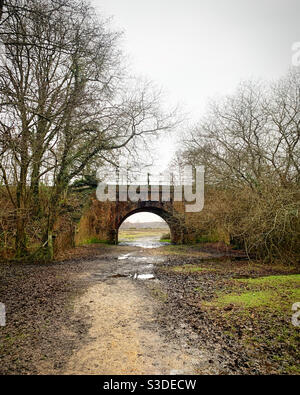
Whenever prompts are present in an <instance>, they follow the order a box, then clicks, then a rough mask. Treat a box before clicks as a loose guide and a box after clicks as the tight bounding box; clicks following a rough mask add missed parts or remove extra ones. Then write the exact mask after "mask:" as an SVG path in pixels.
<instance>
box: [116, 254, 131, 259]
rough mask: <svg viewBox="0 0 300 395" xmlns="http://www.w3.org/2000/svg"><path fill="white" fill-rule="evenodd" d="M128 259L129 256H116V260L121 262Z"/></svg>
mask: <svg viewBox="0 0 300 395" xmlns="http://www.w3.org/2000/svg"><path fill="white" fill-rule="evenodd" d="M129 257H130V254H124V255H120V256H118V260H119V261H123V260H124V259H128V258H129Z"/></svg>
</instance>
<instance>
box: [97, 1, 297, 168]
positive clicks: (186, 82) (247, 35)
mask: <svg viewBox="0 0 300 395" xmlns="http://www.w3.org/2000/svg"><path fill="white" fill-rule="evenodd" d="M92 4H93V5H94V6H95V7H96V9H97V11H98V12H99V13H100V14H101V15H102V16H104V17H109V16H113V21H112V26H113V27H114V28H116V29H118V30H122V31H124V36H123V38H122V42H121V44H122V47H123V49H124V51H125V53H127V54H128V56H129V62H130V65H131V68H132V71H133V73H134V74H137V75H142V76H145V77H147V78H149V79H151V80H153V81H154V82H155V83H157V84H158V85H159V86H161V87H162V88H163V89H164V91H165V92H166V95H167V103H168V104H170V105H175V104H177V103H180V104H181V105H182V106H183V107H184V110H185V111H186V112H188V113H189V114H190V120H191V121H192V122H195V121H197V120H198V119H200V117H201V115H202V114H203V112H204V110H205V105H206V103H207V101H208V99H209V98H210V97H216V96H221V95H224V94H228V93H230V92H232V91H234V89H235V88H236V86H237V84H238V83H239V81H241V80H244V79H249V78H255V79H257V78H263V79H276V78H278V77H280V76H281V75H283V74H285V73H286V72H287V70H288V68H289V67H290V66H291V58H292V50H291V47H292V44H293V43H294V42H297V41H300V23H299V22H300V20H299V19H300V0H93V1H92ZM175 141H176V138H175V137H174V136H173V137H166V138H164V139H162V140H161V141H159V142H158V143H157V145H156V151H157V157H158V161H157V163H156V164H157V167H159V168H160V169H161V170H162V169H163V168H164V167H166V166H167V164H168V162H169V160H170V159H171V156H172V154H173V153H174V151H175V149H176V146H175Z"/></svg>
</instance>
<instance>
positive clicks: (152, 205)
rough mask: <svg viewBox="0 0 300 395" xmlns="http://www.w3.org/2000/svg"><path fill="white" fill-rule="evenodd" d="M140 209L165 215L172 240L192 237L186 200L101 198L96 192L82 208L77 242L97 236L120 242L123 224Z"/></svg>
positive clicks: (177, 241)
mask: <svg viewBox="0 0 300 395" xmlns="http://www.w3.org/2000/svg"><path fill="white" fill-rule="evenodd" d="M139 212H151V213H153V214H157V215H159V216H160V217H161V218H163V219H164V220H165V221H166V222H167V224H168V226H169V228H170V233H171V242H172V243H174V244H182V243H185V242H187V241H190V239H191V235H192V232H191V229H190V228H189V226H187V223H186V214H185V211H184V203H183V202H174V200H173V199H171V200H170V201H162V200H160V201H151V200H148V201H140V200H139V201H138V202H131V201H126V202H121V201H119V200H116V201H106V202H100V201H98V200H97V198H96V194H95V193H93V194H92V195H91V196H90V200H89V203H88V205H87V206H86V208H85V209H84V210H83V213H82V216H81V218H80V222H79V224H78V227H77V233H76V242H77V243H81V242H84V241H85V240H88V239H91V238H96V239H98V240H100V241H105V242H108V243H112V244H117V243H118V230H119V227H120V225H121V224H122V222H123V221H125V219H126V218H128V217H129V216H130V215H132V214H135V213H139Z"/></svg>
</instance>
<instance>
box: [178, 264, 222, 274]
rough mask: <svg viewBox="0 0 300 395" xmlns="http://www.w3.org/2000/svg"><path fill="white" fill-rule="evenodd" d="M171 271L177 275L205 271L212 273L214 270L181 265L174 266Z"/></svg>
mask: <svg viewBox="0 0 300 395" xmlns="http://www.w3.org/2000/svg"><path fill="white" fill-rule="evenodd" d="M172 270H173V271H174V272H178V273H200V272H206V271H214V270H215V269H210V268H206V267H203V266H195V265H181V266H174V267H173V268H172Z"/></svg>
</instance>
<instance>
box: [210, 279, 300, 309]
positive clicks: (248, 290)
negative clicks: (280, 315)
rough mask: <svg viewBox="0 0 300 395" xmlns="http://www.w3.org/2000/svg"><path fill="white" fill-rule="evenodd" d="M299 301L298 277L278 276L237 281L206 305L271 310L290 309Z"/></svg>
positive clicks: (299, 284)
mask: <svg viewBox="0 0 300 395" xmlns="http://www.w3.org/2000/svg"><path fill="white" fill-rule="evenodd" d="M297 301H300V275H299V274H291V275H283V276H282V275H280V276H268V277H260V278H249V279H237V280H234V281H233V283H232V285H231V286H230V292H228V288H227V289H226V290H224V291H222V292H219V293H218V295H217V297H215V298H214V299H213V300H212V301H210V302H207V303H206V305H209V306H213V305H214V306H217V307H222V306H226V305H229V304H233V305H236V306H237V307H242V308H245V309H247V308H260V307H268V308H270V309H273V310H277V311H278V310H287V309H291V305H292V304H293V303H295V302H297Z"/></svg>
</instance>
